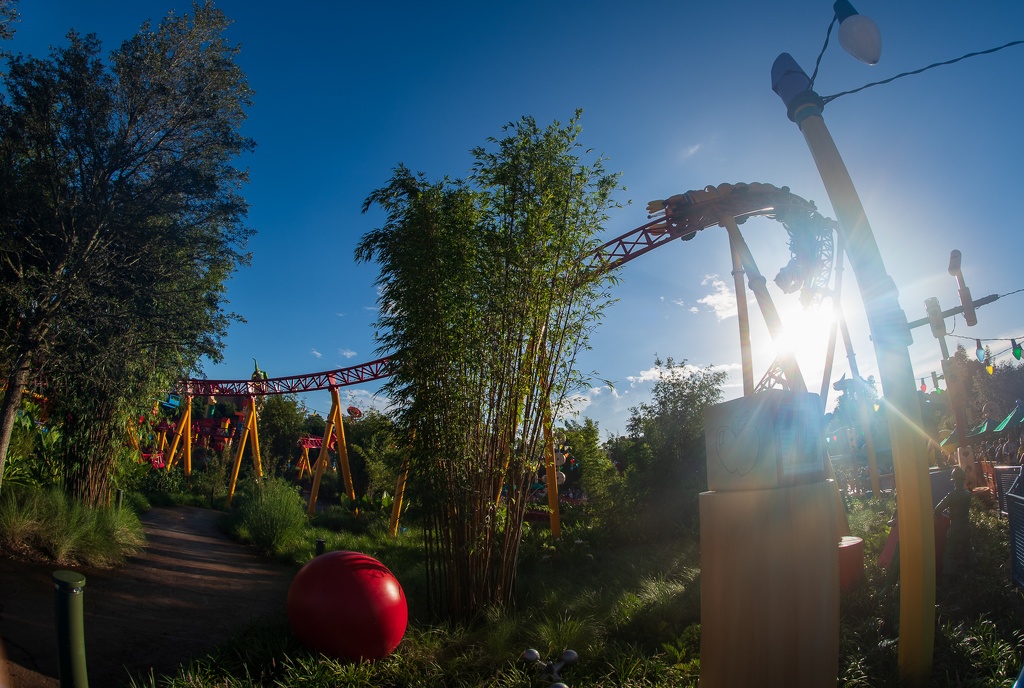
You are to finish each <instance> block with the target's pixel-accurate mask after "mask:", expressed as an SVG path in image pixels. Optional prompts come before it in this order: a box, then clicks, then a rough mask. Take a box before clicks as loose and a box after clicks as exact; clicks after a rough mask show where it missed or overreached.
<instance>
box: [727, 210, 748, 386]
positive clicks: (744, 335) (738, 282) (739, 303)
mask: <svg viewBox="0 0 1024 688" xmlns="http://www.w3.org/2000/svg"><path fill="white" fill-rule="evenodd" d="M720 224H721V226H722V227H725V228H726V230H727V231H728V232H729V252H730V253H731V254H732V279H733V286H734V288H735V289H736V319H737V320H738V321H739V326H740V361H741V363H742V367H743V396H745V397H749V396H750V395H751V394H753V393H754V357H753V353H752V351H751V348H750V317H749V314H748V312H747V288H746V286H745V285H744V284H743V262H742V258H741V257H740V249H739V245H738V244H737V240H738V239H739V238H740V237H739V228H736V230H735V232H734V231H733V229H732V228H733V227H736V222H735V220H734V219H733V218H731V217H730V218H729V219H728V221H727V220H723V221H722V222H721V223H720Z"/></svg>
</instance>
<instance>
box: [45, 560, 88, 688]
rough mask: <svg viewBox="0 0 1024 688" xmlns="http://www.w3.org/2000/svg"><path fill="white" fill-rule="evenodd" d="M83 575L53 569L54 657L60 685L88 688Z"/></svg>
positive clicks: (68, 687)
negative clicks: (58, 663) (55, 611)
mask: <svg viewBox="0 0 1024 688" xmlns="http://www.w3.org/2000/svg"><path fill="white" fill-rule="evenodd" d="M84 587H85V576H83V575H82V574H80V573H77V572H75V571H56V572H54V574H53V589H54V596H55V602H56V608H57V657H58V659H59V662H60V685H61V688H89V674H88V673H87V672H86V665H85V613H84V611H83V605H82V589H83V588H84Z"/></svg>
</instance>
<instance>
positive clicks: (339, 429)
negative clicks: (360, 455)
mask: <svg viewBox="0 0 1024 688" xmlns="http://www.w3.org/2000/svg"><path fill="white" fill-rule="evenodd" d="M331 396H333V397H335V398H336V400H335V402H334V404H333V406H334V437H335V438H336V439H337V441H338V447H337V449H336V451H337V452H338V466H339V467H341V479H342V481H343V482H344V484H345V494H347V495H348V498H349V499H351V500H352V501H353V502H355V501H356V489H355V487H353V486H352V470H351V469H350V468H349V465H348V444H346V443H345V423H344V417H343V416H342V415H341V398H340V397H339V396H338V390H337V388H333V387H332V388H331Z"/></svg>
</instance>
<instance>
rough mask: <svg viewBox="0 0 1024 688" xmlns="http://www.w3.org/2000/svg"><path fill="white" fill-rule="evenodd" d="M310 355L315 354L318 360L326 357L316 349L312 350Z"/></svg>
mask: <svg viewBox="0 0 1024 688" xmlns="http://www.w3.org/2000/svg"><path fill="white" fill-rule="evenodd" d="M309 353H311V354H313V355H314V356H316V357H317V358H323V357H324V355H323V354H322V353H320V352H319V351H317V350H316V349H310V350H309Z"/></svg>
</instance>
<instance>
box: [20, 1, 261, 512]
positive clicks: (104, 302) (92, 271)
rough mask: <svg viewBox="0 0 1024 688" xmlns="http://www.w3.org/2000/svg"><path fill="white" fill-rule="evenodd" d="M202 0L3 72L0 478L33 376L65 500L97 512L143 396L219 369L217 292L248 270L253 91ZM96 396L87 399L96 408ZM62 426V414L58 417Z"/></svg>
mask: <svg viewBox="0 0 1024 688" xmlns="http://www.w3.org/2000/svg"><path fill="white" fill-rule="evenodd" d="M228 24H229V21H228V20H227V18H226V17H225V16H224V14H223V13H222V12H220V11H219V10H217V9H215V8H214V7H213V5H212V3H211V2H205V3H203V4H194V5H193V8H192V14H191V15H188V14H186V15H183V16H175V15H174V14H173V13H172V14H170V15H168V16H167V17H166V18H165V19H164V20H163V21H162V22H161V23H160V24H159V26H158V27H157V28H156V29H152V28H151V26H150V24H149V23H146V24H144V25H143V26H142V27H141V29H140V31H139V33H138V34H136V35H135V36H134V37H133V38H131V39H129V40H127V41H126V42H125V43H123V44H122V45H121V47H120V48H119V49H117V50H115V51H113V52H112V53H111V54H110V57H109V60H108V61H107V62H104V61H103V60H101V59H100V57H99V53H100V44H99V41H98V40H97V39H96V37H95V36H92V35H88V36H84V37H82V36H80V35H78V34H77V33H75V32H74V31H72V32H71V33H69V34H68V37H67V40H68V42H67V45H66V46H65V47H61V48H56V49H53V50H52V51H51V54H50V56H49V58H47V59H37V58H32V57H24V56H17V57H15V58H13V59H12V60H11V61H10V65H9V71H8V74H7V75H6V77H5V79H4V84H5V93H4V94H3V96H4V98H3V100H2V101H0V156H2V157H0V278H2V279H0V306H2V314H0V347H2V351H0V362H2V363H3V365H4V366H5V368H6V378H7V386H6V390H5V392H4V396H3V401H2V403H0V468H2V463H3V461H4V457H5V455H6V449H7V444H8V441H9V438H10V430H11V426H12V423H13V419H14V414H15V413H16V411H17V407H18V403H19V401H20V398H21V395H22V392H23V390H24V389H25V386H26V384H28V383H29V381H30V379H31V378H32V377H33V376H36V379H37V381H39V382H42V381H43V377H42V375H41V373H45V378H46V380H47V383H48V385H49V386H48V388H47V389H48V393H49V394H51V395H53V396H55V397H57V399H56V401H58V402H60V403H61V404H62V406H63V409H64V410H65V411H66V412H67V415H66V416H64V417H65V418H67V422H68V423H69V425H70V428H69V429H70V432H68V431H66V432H65V433H64V436H65V437H66V438H67V439H68V444H67V446H66V447H65V454H66V459H67V466H68V470H69V478H70V484H69V485H68V487H69V489H70V490H71V491H72V492H74V493H77V494H79V495H80V496H82V497H83V498H85V500H86V501H90V502H95V501H99V500H101V499H102V498H103V496H104V491H105V489H106V481H105V475H104V474H105V471H106V470H107V468H109V465H105V464H106V463H107V462H108V461H109V459H108V458H106V457H109V456H110V455H111V454H112V452H110V451H108V449H109V448H110V447H109V443H110V442H115V441H117V440H118V438H119V436H120V435H119V433H120V432H121V431H122V430H123V429H124V424H125V423H126V422H127V419H128V418H129V417H130V415H131V414H132V413H133V409H134V408H137V407H138V404H139V401H140V400H146V399H150V398H152V396H153V395H154V393H155V392H157V391H158V390H159V389H160V387H161V386H163V385H166V384H167V383H168V382H169V381H170V380H172V379H174V378H176V377H178V376H180V375H182V374H185V373H187V372H192V371H195V370H196V369H197V368H198V365H199V361H200V358H201V357H202V356H208V357H210V358H211V359H212V360H214V361H216V360H219V356H220V354H219V343H220V339H221V337H222V336H223V334H224V333H225V331H226V327H227V323H228V321H229V319H230V317H231V316H230V315H229V314H227V313H225V311H224V310H223V304H224V289H225V286H224V285H225V281H226V279H227V278H228V277H229V276H230V274H231V272H232V271H233V270H234V269H235V268H236V267H237V266H239V265H242V264H245V263H247V261H248V255H247V254H246V253H245V252H244V247H245V242H246V240H247V238H248V236H249V234H250V231H249V230H248V229H247V228H246V227H245V225H244V220H245V216H246V213H247V204H246V202H245V201H244V199H243V198H242V196H241V195H240V188H241V186H242V184H243V183H244V182H245V181H246V173H245V171H244V170H241V169H238V168H236V167H235V165H236V164H237V159H238V156H239V155H240V154H241V153H244V152H247V151H250V150H251V149H252V148H253V146H254V144H253V142H252V141H251V140H250V139H249V138H247V137H245V136H243V135H242V133H241V131H240V128H241V125H242V123H243V121H244V119H245V108H246V107H247V106H248V105H250V104H251V91H250V89H249V87H248V83H247V80H246V78H245V75H244V74H243V72H242V71H241V69H239V67H238V66H237V65H236V64H235V62H234V59H235V56H236V54H237V51H238V48H237V47H236V46H232V45H230V44H228V43H227V41H226V40H225V39H224V36H223V32H224V30H225V29H226V28H227V26H228ZM90 402H92V403H91V404H90ZM59 417H60V416H59Z"/></svg>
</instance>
